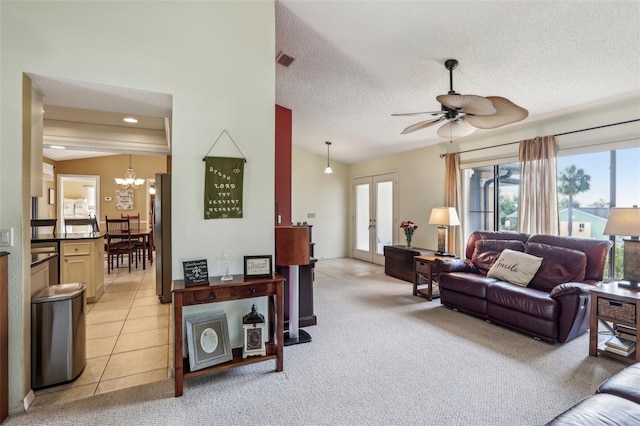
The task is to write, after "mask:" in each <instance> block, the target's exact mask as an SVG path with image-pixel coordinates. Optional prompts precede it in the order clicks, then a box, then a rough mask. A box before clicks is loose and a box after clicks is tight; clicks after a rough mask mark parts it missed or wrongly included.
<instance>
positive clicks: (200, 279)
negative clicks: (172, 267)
mask: <svg viewBox="0 0 640 426" xmlns="http://www.w3.org/2000/svg"><path fill="white" fill-rule="evenodd" d="M182 269H183V271H184V286H185V287H190V286H194V285H200V284H209V268H208V267H207V259H198V260H189V261H186V262H182Z"/></svg>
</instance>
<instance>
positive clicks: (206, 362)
mask: <svg viewBox="0 0 640 426" xmlns="http://www.w3.org/2000/svg"><path fill="white" fill-rule="evenodd" d="M185 323H186V324H185V325H186V329H187V348H188V356H189V369H190V371H196V370H201V369H203V368H207V367H210V366H212V365H217V364H222V363H223V362H227V361H231V360H232V359H233V353H232V351H231V344H230V341H229V326H228V324H227V314H226V313H225V312H215V313H206V314H197V315H196V314H194V315H191V316H189V317H185Z"/></svg>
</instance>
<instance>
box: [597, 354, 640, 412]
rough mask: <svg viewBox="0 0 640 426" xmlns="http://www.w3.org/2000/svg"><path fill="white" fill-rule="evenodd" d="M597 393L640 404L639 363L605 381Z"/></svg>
mask: <svg viewBox="0 0 640 426" xmlns="http://www.w3.org/2000/svg"><path fill="white" fill-rule="evenodd" d="M597 391H598V392H600V393H608V394H611V395H617V396H619V397H622V398H626V399H628V400H629V401H633V402H635V403H636V404H640V363H636V364H632V365H630V366H629V367H626V368H625V369H624V370H622V371H620V372H619V373H617V374H616V375H614V376H613V377H610V378H609V379H607V380H605V381H604V382H602V384H601V385H600V386H599V387H598V390H597Z"/></svg>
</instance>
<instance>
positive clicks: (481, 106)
mask: <svg viewBox="0 0 640 426" xmlns="http://www.w3.org/2000/svg"><path fill="white" fill-rule="evenodd" d="M436 100H437V101H438V102H440V103H441V104H442V105H444V106H446V107H447V108H451V109H461V110H463V111H464V112H466V113H467V114H478V115H491V114H495V113H496V110H495V108H494V107H493V105H492V103H491V101H490V100H489V99H487V98H483V97H482V96H477V95H439V96H436Z"/></svg>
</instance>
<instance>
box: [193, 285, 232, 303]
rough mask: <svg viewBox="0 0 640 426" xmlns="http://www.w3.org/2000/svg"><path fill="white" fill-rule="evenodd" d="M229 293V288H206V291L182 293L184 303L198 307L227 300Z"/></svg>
mask: <svg viewBox="0 0 640 426" xmlns="http://www.w3.org/2000/svg"><path fill="white" fill-rule="evenodd" d="M230 296H231V291H230V290H229V287H222V288H214V287H211V288H208V289H206V290H199V291H191V292H185V293H184V303H185V304H190V305H198V304H200V303H210V302H216V301H222V300H229V297H230Z"/></svg>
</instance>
